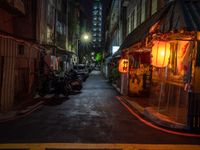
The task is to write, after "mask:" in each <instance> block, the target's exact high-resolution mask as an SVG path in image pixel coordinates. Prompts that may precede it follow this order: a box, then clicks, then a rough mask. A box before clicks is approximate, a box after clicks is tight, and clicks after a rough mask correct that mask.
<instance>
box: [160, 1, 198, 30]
mask: <svg viewBox="0 0 200 150" xmlns="http://www.w3.org/2000/svg"><path fill="white" fill-rule="evenodd" d="M199 10H200V0H175V1H173V2H172V4H171V6H170V8H169V9H168V11H167V13H166V14H165V15H164V17H163V19H162V21H161V24H160V32H161V33H167V32H170V31H175V30H181V29H184V30H186V31H200V11H199Z"/></svg>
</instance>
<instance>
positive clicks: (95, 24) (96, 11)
mask: <svg viewBox="0 0 200 150" xmlns="http://www.w3.org/2000/svg"><path fill="white" fill-rule="evenodd" d="M92 42H93V49H95V50H97V51H99V50H100V49H101V47H102V46H101V44H102V2H101V0H94V1H93V9H92Z"/></svg>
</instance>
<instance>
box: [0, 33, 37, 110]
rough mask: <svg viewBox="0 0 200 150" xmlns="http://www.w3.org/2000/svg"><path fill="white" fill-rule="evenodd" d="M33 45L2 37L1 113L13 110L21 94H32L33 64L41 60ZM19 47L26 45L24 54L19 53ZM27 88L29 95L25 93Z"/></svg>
mask: <svg viewBox="0 0 200 150" xmlns="http://www.w3.org/2000/svg"><path fill="white" fill-rule="evenodd" d="M32 44H33V43H29V42H26V41H23V40H20V39H15V38H12V37H3V36H0V59H1V58H3V64H2V61H1V60H0V65H1V69H0V71H1V72H0V73H1V74H0V77H1V78H2V83H1V84H2V86H1V88H0V111H7V110H10V109H12V107H13V105H14V104H15V103H14V102H15V97H16V96H17V95H19V94H20V93H19V92H21V93H22V92H23V94H28V93H30V92H31V90H30V87H32V85H31V84H34V81H33V79H34V73H33V71H34V66H35V65H33V64H34V61H35V62H37V63H38V61H37V60H38V59H39V50H38V49H37V48H34V47H32ZM18 45H24V54H22V55H21V54H19V53H18ZM32 63H33V64H32ZM30 67H32V68H30ZM24 83H26V85H24ZM25 87H26V89H25V90H26V91H27V93H25V92H24V91H25V90H24V88H25ZM28 88H29V91H28ZM16 102H17V101H16ZM17 103H18V102H17Z"/></svg>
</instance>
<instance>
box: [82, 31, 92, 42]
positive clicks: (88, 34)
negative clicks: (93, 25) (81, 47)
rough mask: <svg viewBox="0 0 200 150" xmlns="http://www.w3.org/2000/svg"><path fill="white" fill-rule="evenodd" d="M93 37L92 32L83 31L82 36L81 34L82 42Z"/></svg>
mask: <svg viewBox="0 0 200 150" xmlns="http://www.w3.org/2000/svg"><path fill="white" fill-rule="evenodd" d="M90 39H91V35H90V33H87V32H86V33H83V34H82V36H81V41H82V42H89V41H90Z"/></svg>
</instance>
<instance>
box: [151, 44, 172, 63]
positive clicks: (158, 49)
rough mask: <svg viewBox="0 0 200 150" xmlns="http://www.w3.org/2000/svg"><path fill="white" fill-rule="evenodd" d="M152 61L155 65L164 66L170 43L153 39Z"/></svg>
mask: <svg viewBox="0 0 200 150" xmlns="http://www.w3.org/2000/svg"><path fill="white" fill-rule="evenodd" d="M151 53H152V55H153V58H152V62H151V64H152V65H153V66H156V67H166V66H167V65H168V62H169V56H170V44H169V42H164V41H155V42H154V45H153V47H152V52H151Z"/></svg>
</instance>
